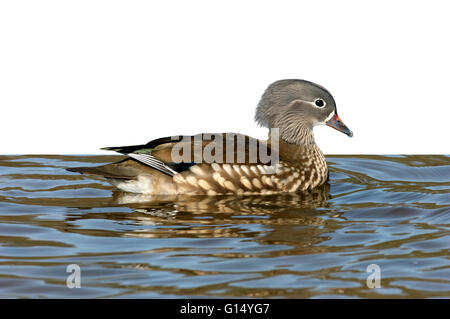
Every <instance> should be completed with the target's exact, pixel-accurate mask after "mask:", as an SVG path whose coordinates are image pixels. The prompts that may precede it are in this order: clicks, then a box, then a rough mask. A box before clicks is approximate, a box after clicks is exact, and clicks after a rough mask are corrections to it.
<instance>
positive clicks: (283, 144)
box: [269, 123, 323, 162]
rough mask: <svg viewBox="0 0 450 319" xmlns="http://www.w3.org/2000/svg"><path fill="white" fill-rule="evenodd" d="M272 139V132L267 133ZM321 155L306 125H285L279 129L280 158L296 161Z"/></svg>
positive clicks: (310, 129)
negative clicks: (290, 126)
mask: <svg viewBox="0 0 450 319" xmlns="http://www.w3.org/2000/svg"><path fill="white" fill-rule="evenodd" d="M269 140H271V141H272V142H274V141H273V140H272V133H269ZM312 154H314V156H313V157H323V154H322V152H321V151H320V149H319V147H318V146H317V144H316V142H315V141H314V134H313V131H312V128H310V127H307V126H306V125H299V124H298V123H297V125H296V126H295V127H292V129H291V128H289V127H287V128H286V127H285V128H284V129H280V131H279V155H280V159H281V160H285V161H290V162H296V161H298V160H300V159H302V158H304V157H309V156H311V155H312Z"/></svg>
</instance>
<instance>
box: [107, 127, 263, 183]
mask: <svg viewBox="0 0 450 319" xmlns="http://www.w3.org/2000/svg"><path fill="white" fill-rule="evenodd" d="M261 147H265V148H266V154H267V153H268V152H270V151H271V150H270V146H268V145H267V144H266V142H265V141H260V140H257V139H255V138H252V137H249V136H247V135H242V134H236V133H202V134H197V135H184V136H169V137H163V138H159V139H156V140H153V141H150V142H148V143H147V144H142V145H131V146H115V147H105V148H103V150H109V151H116V152H118V153H121V154H125V155H127V156H129V157H131V158H133V159H135V160H136V161H138V162H140V163H142V164H145V165H147V166H149V167H151V168H153V169H156V170H158V171H160V172H162V173H164V174H167V175H169V176H174V175H175V174H177V173H180V172H183V171H185V170H188V169H189V168H190V167H191V166H193V165H197V164H202V163H207V164H211V163H214V162H215V163H230V164H231V163H233V164H234V163H240V164H243V163H254V164H258V163H263V162H264V161H263V159H262V158H261V154H264V152H262V151H260V148H261Z"/></svg>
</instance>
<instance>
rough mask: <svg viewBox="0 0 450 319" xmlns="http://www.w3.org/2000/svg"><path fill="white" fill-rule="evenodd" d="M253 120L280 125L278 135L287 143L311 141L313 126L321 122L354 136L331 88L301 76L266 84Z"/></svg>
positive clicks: (269, 125)
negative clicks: (345, 122) (267, 85)
mask: <svg viewBox="0 0 450 319" xmlns="http://www.w3.org/2000/svg"><path fill="white" fill-rule="evenodd" d="M255 120H256V122H257V123H258V124H260V125H261V126H265V127H268V128H279V129H280V136H281V138H282V139H284V140H285V141H287V142H290V143H302V142H305V143H308V142H313V141H314V138H313V137H312V136H313V135H312V128H313V127H314V126H316V125H322V124H325V125H328V126H331V127H333V128H335V129H337V130H338V131H341V132H342V133H345V134H347V135H348V136H350V137H351V136H353V133H352V131H351V130H350V129H349V128H348V127H347V126H345V124H344V123H343V122H342V121H341V119H340V118H339V116H338V115H337V110H336V103H335V101H334V98H333V96H332V95H331V94H330V92H328V91H327V90H326V89H325V88H323V87H322V86H320V85H317V84H315V83H312V82H308V81H304V80H280V81H277V82H274V83H272V84H271V85H269V87H268V88H267V89H266V91H265V92H264V94H263V96H262V97H261V100H260V101H259V104H258V107H257V108H256V115H255Z"/></svg>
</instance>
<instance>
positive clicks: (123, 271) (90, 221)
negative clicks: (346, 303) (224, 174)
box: [0, 155, 450, 298]
mask: <svg viewBox="0 0 450 319" xmlns="http://www.w3.org/2000/svg"><path fill="white" fill-rule="evenodd" d="M120 158H121V157H117V156H0V297H1V298H5V297H6V298H11V297H12V298H18V297H19V298H21V297H31V298H52V297H56V298H78V297H81V298H94V297H100V298H108V297H133V298H134V297H138V298H140V297H144V298H165V297H171V298H177V297H182V296H191V297H264V298H265V297H283V298H327V297H332V298H334V297H350V298H384V297H394V298H424V297H450V261H449V256H450V254H449V246H450V232H449V226H450V157H449V156H441V155H434V156H329V157H327V160H328V162H329V165H330V171H331V174H330V185H329V186H325V187H322V188H320V189H317V190H316V191H314V192H313V193H311V194H306V195H292V194H291V195H283V196H245V197H232V196H222V197H186V196H185V197H177V198H175V197H172V198H171V197H148V196H147V197H146V196H138V195H132V194H126V193H122V192H119V191H116V190H115V189H114V188H113V187H112V186H110V185H109V184H107V183H105V182H103V181H101V180H95V179H91V178H89V177H86V176H82V175H78V174H75V173H70V172H67V171H65V168H66V167H73V166H83V165H99V164H103V163H108V162H111V161H115V160H118V159H120ZM69 264H78V265H79V266H80V267H81V288H79V289H77V288H74V289H69V288H67V286H66V279H67V276H69V275H70V273H68V272H66V270H67V266H68V265H69ZM371 264H376V265H378V266H379V267H380V270H381V282H380V284H381V288H369V287H368V286H367V277H368V276H369V275H370V274H371V273H368V272H367V267H368V266H369V265H371ZM370 282H372V281H370Z"/></svg>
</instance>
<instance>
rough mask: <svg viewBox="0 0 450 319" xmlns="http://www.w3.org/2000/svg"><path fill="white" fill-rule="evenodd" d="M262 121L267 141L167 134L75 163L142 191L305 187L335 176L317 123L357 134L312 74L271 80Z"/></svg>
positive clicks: (252, 191)
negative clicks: (105, 160)
mask: <svg viewBox="0 0 450 319" xmlns="http://www.w3.org/2000/svg"><path fill="white" fill-rule="evenodd" d="M255 121H256V122H257V123H258V124H259V125H261V126H264V127H267V128H269V129H271V130H270V132H269V139H268V140H257V139H254V138H252V137H249V136H246V135H242V134H236V133H221V134H206V133H203V134H198V135H194V136H171V137H163V138H159V139H156V140H152V141H150V142H148V143H147V144H142V145H132V146H119V147H106V148H103V149H104V150H111V151H116V152H118V153H121V154H124V155H126V156H127V157H126V158H125V159H123V160H121V161H119V162H116V163H111V164H107V165H102V166H97V167H74V168H68V170H69V171H71V172H78V173H82V174H88V175H94V176H99V177H102V178H106V180H107V181H108V182H109V183H111V184H112V185H114V186H116V187H117V188H119V189H120V190H123V191H126V192H132V193H142V194H157V195H158V194H161V195H162V194H165V195H178V194H188V195H226V194H279V193H288V192H304V191H309V190H311V189H313V188H315V187H318V186H320V185H322V184H324V183H325V182H326V181H327V180H328V176H329V174H328V167H327V163H326V160H325V156H324V155H323V153H322V152H321V150H320V149H319V147H318V146H317V144H316V143H315V141H314V135H313V127H314V126H316V125H322V124H325V125H328V126H331V127H333V128H335V129H337V130H339V131H341V132H343V133H345V134H347V135H348V136H350V137H351V136H352V135H353V133H352V131H350V130H349V129H348V128H347V126H345V124H344V123H343V122H342V121H341V119H340V118H339V116H338V115H337V110H336V103H335V101H334V98H333V96H332V95H331V94H330V92H328V91H327V90H326V89H325V88H323V87H322V86H320V85H317V84H315V83H312V82H309V81H305V80H296V79H293V80H280V81H277V82H274V83H272V84H270V85H269V87H268V88H267V89H266V91H265V92H264V94H263V95H262V97H261V99H260V101H259V103H258V105H257V108H256V114H255ZM274 128H275V129H274Z"/></svg>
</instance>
